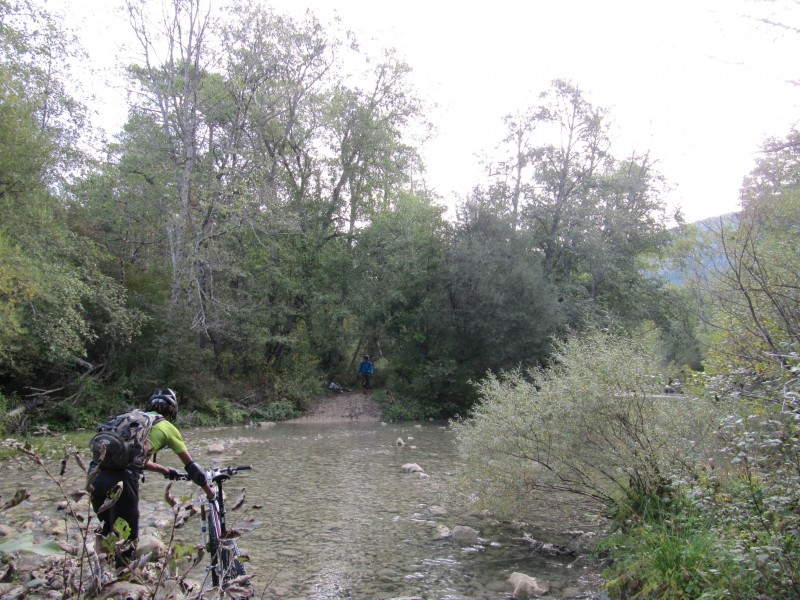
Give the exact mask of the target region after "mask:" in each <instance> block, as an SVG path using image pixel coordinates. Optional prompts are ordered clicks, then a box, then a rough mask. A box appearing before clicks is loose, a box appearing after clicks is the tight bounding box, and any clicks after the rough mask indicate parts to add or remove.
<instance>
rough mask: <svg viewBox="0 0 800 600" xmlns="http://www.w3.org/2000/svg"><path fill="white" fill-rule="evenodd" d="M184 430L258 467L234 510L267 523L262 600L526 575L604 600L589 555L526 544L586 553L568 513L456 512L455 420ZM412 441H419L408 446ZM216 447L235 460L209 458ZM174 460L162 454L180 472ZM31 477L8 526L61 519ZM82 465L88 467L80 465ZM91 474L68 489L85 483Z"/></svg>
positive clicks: (146, 509)
mask: <svg viewBox="0 0 800 600" xmlns="http://www.w3.org/2000/svg"><path fill="white" fill-rule="evenodd" d="M184 434H185V437H186V439H187V442H188V443H189V447H190V451H191V452H192V454H193V456H194V458H195V459H196V460H197V461H198V462H199V463H200V464H202V465H203V466H204V467H210V466H213V465H220V466H224V465H233V464H236V465H239V464H252V465H253V467H254V469H253V471H249V472H245V473H243V474H240V475H237V476H236V477H235V478H234V479H232V480H231V481H230V482H229V484H228V494H227V496H226V497H227V498H229V502H230V501H231V500H232V499H233V498H235V497H236V495H237V494H238V493H239V491H240V490H241V489H242V488H244V489H245V490H246V502H245V505H244V508H243V509H242V510H240V511H237V512H231V513H229V515H228V526H229V528H236V524H237V522H239V521H243V520H256V521H258V522H259V523H260V524H261V525H260V527H259V528H258V529H255V530H253V531H248V532H245V533H244V534H243V535H242V537H241V538H240V539H239V546H240V548H241V549H242V551H243V552H245V553H246V554H247V555H248V556H249V559H250V562H249V564H248V572H249V573H251V574H254V575H255V578H254V585H255V587H256V588H257V589H258V594H257V596H256V597H263V598H281V599H285V600H294V599H300V598H304V599H314V600H333V599H355V600H378V599H390V598H419V599H425V600H427V599H436V600H445V599H448V600H456V599H462V600H467V599H474V600H479V599H486V600H489V599H493V600H501V599H502V600H507V599H508V598H510V595H511V592H512V591H513V588H512V586H511V584H509V583H508V578H509V576H510V575H511V573H513V572H515V571H516V572H521V573H525V574H527V575H530V576H533V577H536V579H537V580H539V581H541V582H546V583H547V584H548V585H549V586H550V588H551V592H550V594H549V596H548V597H550V598H592V597H596V596H597V594H595V592H594V591H593V590H597V586H598V580H597V578H596V576H595V575H594V574H593V573H592V571H591V570H590V569H589V568H588V566H587V561H586V560H585V559H583V558H581V557H580V556H578V557H577V558H576V556H552V555H549V554H542V553H540V552H536V551H534V550H533V549H532V548H531V546H530V544H527V543H525V542H523V541H521V540H520V538H521V537H522V536H523V535H524V534H528V535H529V536H531V537H533V538H535V539H537V540H541V541H544V542H550V543H557V544H564V545H568V546H572V547H576V546H581V545H583V546H584V547H585V545H586V544H585V543H583V544H581V543H578V542H576V540H575V538H573V537H571V536H567V535H564V531H567V530H569V529H570V527H568V526H565V525H564V524H563V523H559V522H557V521H556V519H557V517H556V516H555V515H554V516H553V521H552V522H548V521H547V520H543V521H540V522H538V523H536V524H534V525H531V524H517V525H515V526H510V525H507V524H502V523H498V522H496V521H494V520H493V519H491V518H488V517H481V516H477V515H469V514H461V513H459V511H458V510H456V509H454V508H453V507H449V506H448V505H447V503H446V500H445V499H444V497H443V487H444V484H445V482H446V481H447V479H448V477H449V476H450V474H451V473H452V472H453V469H454V467H455V461H456V460H457V458H456V454H455V451H454V443H453V434H452V433H451V431H450V430H449V429H448V428H447V427H446V426H443V425H441V424H425V425H414V424H403V425H391V424H390V425H380V424H347V423H338V424H313V425H305V424H278V425H276V426H274V427H268V428H243V427H242V428H221V429H197V430H187V431H184ZM398 438H401V439H402V440H403V441H404V443H405V444H404V445H398V444H397V440H398ZM215 444H216V445H222V446H223V447H224V450H223V452H222V453H215V454H209V453H208V448H209V446H211V445H215ZM168 454H169V453H168V452H164V453H162V456H159V460H160V461H161V462H164V463H165V464H169V465H172V466H177V465H175V464H173V461H174V459H175V457H174V456H171V455H170V456H167V455H168ZM406 463H416V464H418V465H419V466H420V467H422V468H423V469H424V471H425V474H426V476H425V477H421V476H420V475H419V474H409V473H404V472H403V471H402V470H401V467H402V465H404V464H406ZM27 469H28V472H29V474H28V475H25V486H26V487H27V488H28V489H29V490H30V491H31V499H30V500H28V501H26V502H25V503H23V505H22V506H20V507H16V508H14V509H12V510H10V511H5V512H4V513H1V514H0V522H4V521H8V520H12V521H13V520H15V519H16V521H17V522H16V523H13V524H14V526H19V520H20V519H25V518H26V519H28V520H29V521H30V520H31V515H33V521H34V522H36V521H37V520H38V521H41V520H43V519H44V518H45V517H42V516H37V515H39V512H40V511H41V513H42V514H44V515H45V516H46V514H47V512H48V511H49V512H54V510H55V509H54V505H55V503H56V501H57V499H58V493H54V490H53V486H52V484H48V483H47V481H46V479H45V478H44V477H43V476H42V475H41V474H38V473H35V471H33V468H32V467H31V466H30V465H28V467H27ZM70 470H71V471H79V470H78V469H77V467H75V465H71V467H70ZM31 472H32V474H31ZM79 475H80V473H79V472H78V473H76V474H75V479H74V481H72V480H71V481H68V482H67V483H65V487H66V488H67V489H71V487H70V486H78V484H79V481H80V477H79ZM67 478H70V474H69V473H68V474H67ZM11 485H12V482H11V481H9V480H6V482H5V483H4V484H0V495H2V497H3V498H4V499H5V498H9V497H11V496H12V495H13V493H14V490H13V489H10V488H11ZM180 486H185V487H180ZM15 487H16V486H15ZM164 488H165V481H164V480H163V479H161V478H160V477H158V476H154V475H152V474H151V475H149V476H148V477H147V480H146V481H145V483H144V484H143V485H142V503H141V507H142V524H143V531H142V533H143V534H147V533H153V532H156V533H161V532H160V531H159V530H162V529H164V527H165V523H166V522H167V519H168V518H169V516H170V514H171V513H170V512H169V509H168V508H167V506H166V504H165V502H164V500H163V495H164ZM192 491H197V488H194V489H192V486H191V484H189V483H181V482H179V483H177V484H176V485H173V494H174V495H179V494H189V493H191V492H192ZM55 492H57V490H55ZM25 505H27V506H25ZM15 515H16V516H15ZM457 525H463V526H469V527H472V528H474V529H476V530H478V531H479V536H480V537H479V540H478V541H477V542H476V543H469V544H463V543H457V542H455V541H454V540H452V539H451V538H442V537H441V536H440V535H439V531H440V528H441V527H442V526H444V527H447V528H449V529H452V528H453V527H455V526H457ZM572 535H575V534H574V533H573V534H572ZM180 537H182V538H184V539H185V541H188V542H192V543H197V542H198V538H199V525H198V523H197V522H196V521H193V522H190V523H189V524H187V526H186V527H185V528H184V529H182V530H180ZM584 542H585V540H584Z"/></svg>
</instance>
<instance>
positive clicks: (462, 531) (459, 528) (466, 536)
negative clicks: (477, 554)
mask: <svg viewBox="0 0 800 600" xmlns="http://www.w3.org/2000/svg"><path fill="white" fill-rule="evenodd" d="M451 537H452V538H453V539H454V540H455V541H457V542H460V543H462V544H474V543H475V542H477V541H478V531H477V530H476V529H473V528H472V527H467V526H466V525H456V526H455V527H453V531H452V533H451Z"/></svg>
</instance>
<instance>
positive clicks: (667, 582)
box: [598, 517, 732, 600]
mask: <svg viewBox="0 0 800 600" xmlns="http://www.w3.org/2000/svg"><path fill="white" fill-rule="evenodd" d="M598 550H599V551H600V552H602V553H607V554H610V555H611V556H613V557H614V558H616V559H617V560H616V561H615V562H614V564H613V566H612V567H611V568H609V569H607V570H606V572H605V573H604V574H605V576H606V577H607V578H608V581H607V582H606V584H605V587H606V589H607V590H608V592H609V594H610V595H611V597H612V598H676V599H687V600H688V599H690V598H691V599H695V598H705V599H708V600H711V599H713V598H726V597H730V596H729V595H728V593H727V591H726V590H725V584H726V578H725V575H723V570H725V571H727V570H730V565H731V564H732V562H731V558H732V556H731V553H730V549H729V548H726V547H725V545H724V544H720V540H719V539H718V538H717V537H716V535H715V532H714V531H713V530H712V529H711V528H710V527H709V526H708V525H707V524H706V523H704V522H702V521H701V520H697V519H687V520H685V521H682V520H681V519H680V518H678V517H676V518H673V519H670V520H661V519H653V520H649V521H648V522H646V523H643V524H641V525H639V526H637V527H635V528H634V529H632V530H628V531H627V532H626V533H617V534H613V535H610V536H608V537H607V538H605V539H604V540H603V541H602V542H601V543H600V544H599V545H598Z"/></svg>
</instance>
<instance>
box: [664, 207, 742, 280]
mask: <svg viewBox="0 0 800 600" xmlns="http://www.w3.org/2000/svg"><path fill="white" fill-rule="evenodd" d="M738 215H739V213H738V212H732V213H727V214H724V215H719V216H716V217H708V218H707V219H702V220H700V221H695V222H693V223H686V224H684V225H679V226H677V227H676V231H675V236H676V239H675V242H674V243H675V244H682V245H685V244H687V243H688V244H691V243H694V244H695V248H694V249H693V251H692V252H687V253H686V254H687V256H686V257H685V258H684V261H685V262H684V264H683V265H674V264H668V265H661V267H659V268H657V269H656V274H657V275H656V276H657V277H660V278H661V279H663V280H664V281H666V282H667V283H671V284H673V285H678V286H680V285H683V284H684V283H685V281H686V277H687V274H689V273H692V272H694V271H696V270H700V271H705V270H707V269H712V268H716V269H722V268H724V266H725V257H724V254H723V252H722V248H721V247H720V246H719V240H718V239H717V237H716V236H715V235H714V234H715V233H716V232H719V231H720V227H722V228H724V229H725V230H731V231H732V230H733V229H735V228H736V226H737V224H738ZM701 244H702V246H701ZM698 263H699V264H698Z"/></svg>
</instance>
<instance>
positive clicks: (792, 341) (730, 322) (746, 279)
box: [698, 131, 800, 402]
mask: <svg viewBox="0 0 800 600" xmlns="http://www.w3.org/2000/svg"><path fill="white" fill-rule="evenodd" d="M797 139H798V133H797V132H794V131H792V132H791V133H790V134H789V135H788V136H787V138H786V140H785V143H781V142H780V141H777V140H771V141H769V142H768V145H769V146H770V147H774V148H779V150H776V151H773V152H770V153H768V154H767V155H766V156H765V157H764V158H763V159H761V160H759V161H758V163H757V165H756V167H755V169H754V170H753V172H752V173H751V174H750V175H749V176H748V177H747V178H746V179H745V181H744V184H743V186H742V193H741V198H742V210H741V212H740V213H738V214H737V215H735V216H733V217H732V218H731V219H729V220H725V219H722V218H720V219H719V220H718V222H717V225H716V227H715V228H714V230H713V232H712V237H711V243H712V248H715V249H716V252H717V253H719V254H718V255H719V256H721V260H706V261H704V262H699V261H698V264H699V265H701V266H704V267H705V271H704V272H703V273H702V274H703V276H704V277H706V278H707V280H708V281H709V284H710V285H709V287H708V289H709V290H710V292H711V294H712V297H713V301H714V303H715V305H716V307H717V312H716V313H715V314H712V315H711V318H712V319H713V324H714V326H715V329H716V331H717V333H716V335H715V336H714V338H715V342H714V348H715V351H714V352H713V353H712V355H711V357H710V360H709V367H710V368H711V370H712V372H719V371H727V370H733V371H737V370H739V371H740V372H742V371H741V370H742V369H744V372H746V373H748V374H749V375H750V376H751V377H756V378H757V379H758V380H761V381H762V382H763V381H765V380H766V381H773V382H774V383H776V384H778V385H782V384H783V383H784V382H787V381H788V380H789V379H791V378H792V377H793V376H792V375H791V373H792V370H793V368H794V366H795V364H796V362H797V359H796V357H797V355H798V350H800V309H798V306H800V304H799V302H800V292H799V291H798V290H800V283H799V282H800V271H798V268H797V262H798V258H800V255H798V250H797V244H796V238H797V234H798V231H797V227H796V226H795V225H794V224H795V223H797V222H798V218H799V217H800V160H798V158H799V157H800V154H798V148H800V145H798V144H797V143H796V141H797ZM777 400H778V401H779V402H784V401H785V398H784V397H783V394H779V395H778V398H777Z"/></svg>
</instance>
